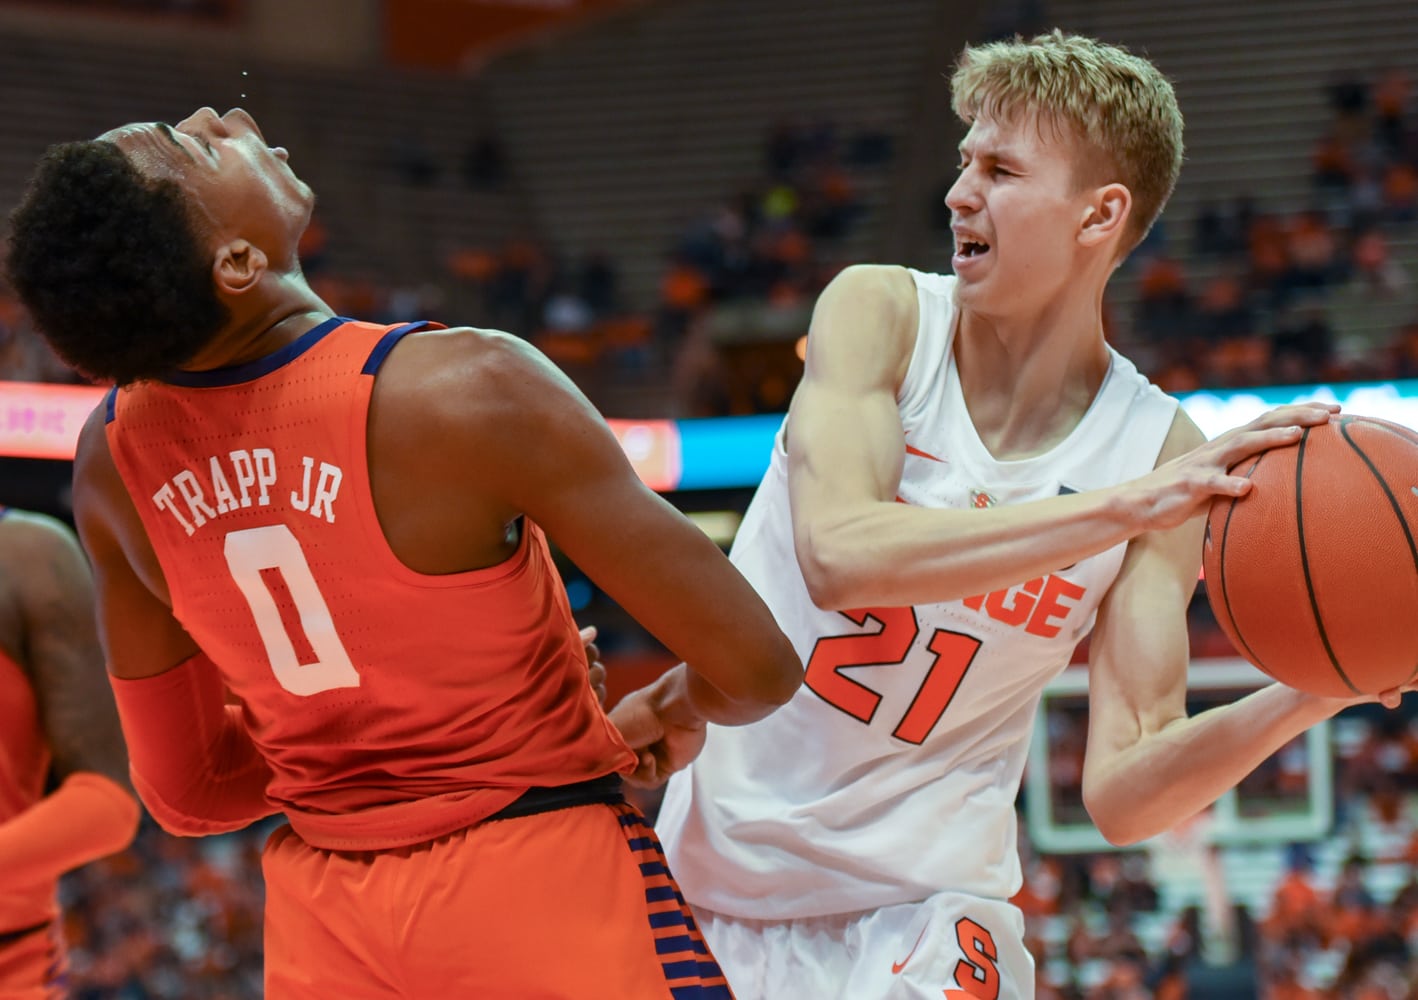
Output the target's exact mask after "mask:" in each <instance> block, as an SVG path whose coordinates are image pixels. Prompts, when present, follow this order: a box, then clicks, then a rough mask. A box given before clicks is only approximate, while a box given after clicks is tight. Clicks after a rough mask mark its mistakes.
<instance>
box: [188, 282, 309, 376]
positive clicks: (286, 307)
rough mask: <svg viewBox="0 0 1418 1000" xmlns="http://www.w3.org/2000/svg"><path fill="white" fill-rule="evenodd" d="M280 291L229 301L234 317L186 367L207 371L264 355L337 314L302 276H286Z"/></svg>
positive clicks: (278, 348)
mask: <svg viewBox="0 0 1418 1000" xmlns="http://www.w3.org/2000/svg"><path fill="white" fill-rule="evenodd" d="M276 291H277V294H271V295H264V296H261V297H260V298H253V299H251V300H250V301H246V302H241V301H238V302H231V301H228V302H227V305H228V307H229V308H231V312H232V317H231V321H230V322H229V323H227V325H226V327H225V328H224V329H223V330H222V333H221V334H220V335H219V336H218V337H217V338H216V339H215V340H213V341H212V342H211V343H210V344H208V345H207V346H206V347H205V348H203V349H202V350H201V351H199V352H198V353H197V355H196V356H195V357H193V359H192V360H191V361H190V362H188V363H187V364H186V365H184V366H183V367H184V368H185V369H187V370H189V371H204V370H209V369H212V368H229V367H231V366H232V365H240V364H245V363H246V362H248V361H255V360H256V359H258V358H264V357H265V356H266V355H268V354H271V353H272V352H274V351H278V350H280V349H281V348H282V347H285V346H286V345H287V344H289V343H291V342H293V341H295V340H297V339H298V338H299V337H300V336H301V335H302V334H304V333H305V332H306V331H308V330H310V329H311V328H312V327H314V326H317V325H318V324H320V323H322V322H324V321H325V320H327V319H329V318H330V317H331V316H333V315H334V310H332V309H331V308H330V307H329V306H328V305H326V304H325V302H324V301H323V300H321V298H320V297H319V296H318V295H316V294H315V293H314V292H313V291H312V290H311V289H310V287H309V286H308V285H307V284H305V281H304V279H302V278H299V277H295V278H287V279H284V280H282V281H281V282H280V286H279V288H278V289H276Z"/></svg>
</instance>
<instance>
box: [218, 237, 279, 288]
mask: <svg viewBox="0 0 1418 1000" xmlns="http://www.w3.org/2000/svg"><path fill="white" fill-rule="evenodd" d="M265 273H266V254H265V253H264V252H262V250H261V248H260V247H258V246H255V245H253V244H251V243H248V242H247V241H246V240H241V239H237V240H232V241H231V242H230V243H227V244H225V245H224V246H222V247H220V248H218V250H217V257H216V260H215V261H214V262H213V263H212V277H213V278H214V279H215V280H216V283H217V291H218V292H222V293H224V294H227V295H240V294H241V293H242V292H246V291H250V290H251V289H252V288H255V287H256V284H257V282H259V281H260V280H261V276H262V275H263V274H265Z"/></svg>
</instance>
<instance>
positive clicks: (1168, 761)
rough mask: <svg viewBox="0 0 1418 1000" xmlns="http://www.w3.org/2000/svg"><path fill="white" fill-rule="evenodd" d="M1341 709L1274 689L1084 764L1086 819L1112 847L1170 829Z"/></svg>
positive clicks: (1180, 721)
mask: <svg viewBox="0 0 1418 1000" xmlns="http://www.w3.org/2000/svg"><path fill="white" fill-rule="evenodd" d="M1340 704H1341V703H1339V702H1333V701H1327V700H1324V699H1318V698H1314V697H1311V696H1310V695H1306V694H1303V693H1301V692H1299V691H1295V690H1293V689H1291V688H1287V687H1284V686H1282V685H1279V684H1272V685H1270V686H1269V687H1265V688H1262V689H1261V690H1259V691H1256V692H1254V693H1252V694H1250V695H1247V696H1246V697H1245V698H1242V699H1241V700H1239V701H1237V702H1234V703H1232V704H1230V705H1223V706H1221V707H1219V708H1213V709H1211V710H1210V711H1207V712H1203V713H1201V714H1200V715H1196V716H1192V717H1191V718H1184V719H1178V720H1176V721H1175V722H1172V723H1169V724H1168V725H1166V726H1165V727H1163V728H1162V729H1161V730H1159V731H1158V732H1156V733H1153V734H1151V735H1148V736H1145V737H1143V738H1142V739H1140V740H1139V741H1138V742H1137V743H1135V744H1134V745H1133V746H1131V747H1129V748H1128V749H1126V750H1122V751H1119V752H1118V753H1116V754H1113V755H1112V756H1111V758H1109V759H1108V760H1106V761H1092V760H1090V761H1089V762H1088V766H1087V767H1086V769H1085V774H1084V789H1083V795H1084V802H1085V804H1086V805H1087V807H1088V812H1089V815H1090V816H1092V818H1093V822H1094V823H1095V824H1096V825H1097V827H1098V829H1099V831H1100V832H1102V834H1103V836H1104V837H1106V838H1107V839H1108V840H1109V841H1110V842H1112V843H1114V844H1132V843H1136V842H1137V841H1139V840H1145V839H1146V838H1148V837H1153V836H1156V835H1157V834H1159V833H1163V832H1165V831H1167V830H1170V829H1171V828H1172V827H1174V826H1176V825H1177V824H1178V823H1181V822H1182V821H1183V820H1186V819H1188V818H1190V817H1192V816H1194V815H1196V814H1197V813H1198V812H1200V811H1201V810H1203V809H1205V808H1206V807H1207V806H1209V805H1211V803H1213V802H1215V801H1216V799H1217V798H1219V797H1220V796H1221V795H1222V793H1224V792H1225V791H1226V790H1227V789H1229V788H1232V787H1233V786H1235V785H1236V784H1237V783H1238V782H1240V781H1241V780H1242V779H1243V778H1245V777H1246V775H1248V774H1250V773H1251V772H1252V771H1253V770H1255V769H1256V767H1258V766H1259V765H1260V764H1261V762H1262V761H1264V760H1265V759H1266V758H1267V757H1269V756H1270V755H1271V754H1273V753H1275V752H1276V751H1277V750H1279V749H1280V748H1281V747H1283V746H1284V745H1285V744H1286V743H1288V742H1290V741H1291V740H1292V739H1294V738H1295V737H1296V736H1298V735H1300V734H1301V733H1303V732H1304V731H1305V730H1306V729H1309V728H1310V727H1311V726H1313V725H1315V724H1316V723H1318V722H1320V721H1322V720H1324V719H1327V718H1329V717H1330V716H1331V715H1333V714H1334V712H1335V711H1336V709H1337V707H1338V706H1339V705H1340Z"/></svg>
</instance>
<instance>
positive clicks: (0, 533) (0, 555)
mask: <svg viewBox="0 0 1418 1000" xmlns="http://www.w3.org/2000/svg"><path fill="white" fill-rule="evenodd" d="M77 545H78V542H77V540H76V539H75V537H74V532H73V530H72V529H71V528H70V527H69V526H68V525H67V524H65V523H64V522H63V521H61V520H59V518H57V517H51V516H50V515H48V514H41V513H38V512H36V511H30V510H21V509H19V508H16V507H6V508H3V515H2V516H0V562H4V563H6V564H9V565H13V566H18V567H24V566H28V567H29V568H31V569H33V568H34V564H33V563H32V562H31V560H35V559H43V560H50V559H52V558H53V557H54V556H55V555H56V554H59V553H62V554H64V555H69V554H72V552H73V551H74V550H75V548H76V546H77Z"/></svg>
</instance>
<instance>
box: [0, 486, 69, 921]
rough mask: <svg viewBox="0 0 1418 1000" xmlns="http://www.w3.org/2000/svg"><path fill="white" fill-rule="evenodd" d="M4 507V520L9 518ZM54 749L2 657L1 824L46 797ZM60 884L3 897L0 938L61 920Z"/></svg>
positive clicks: (26, 685) (30, 696)
mask: <svg viewBox="0 0 1418 1000" xmlns="http://www.w3.org/2000/svg"><path fill="white" fill-rule="evenodd" d="M4 510H5V509H4V508H3V507H0V516H3V514H4ZM48 774H49V746H48V745H47V744H46V742H45V739H44V730H43V729H42V728H41V726H40V719H39V705H38V703H37V702H36V701H35V695H34V686H33V685H32V684H31V683H30V679H29V676H28V675H27V674H26V673H25V672H24V670H22V669H21V668H20V665H19V664H18V663H16V662H15V661H14V660H12V659H10V658H9V657H8V656H6V655H5V654H4V653H0V823H4V822H5V821H6V820H10V819H13V818H15V817H16V816H18V815H19V814H20V813H22V812H24V811H25V810H27V809H29V808H30V807H31V806H33V805H34V804H35V803H36V802H38V801H39V800H40V799H42V798H43V797H44V781H45V778H46V777H47V776H48ZM54 892H55V883H54V882H52V881H51V882H48V883H39V884H37V885H35V886H34V887H33V888H32V889H29V890H26V891H24V892H18V893H6V894H0V935H3V934H4V933H6V932H7V931H13V930H17V929H19V928H24V927H33V926H35V925H36V924H41V923H44V922H45V921H46V920H52V919H54V918H55V917H56V916H58V914H59V909H58V905H57V904H56V902H55V896H54Z"/></svg>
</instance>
